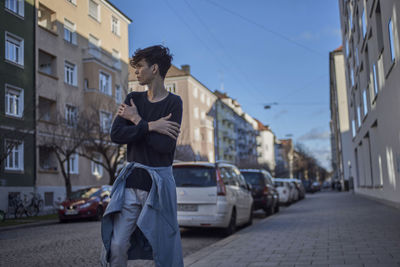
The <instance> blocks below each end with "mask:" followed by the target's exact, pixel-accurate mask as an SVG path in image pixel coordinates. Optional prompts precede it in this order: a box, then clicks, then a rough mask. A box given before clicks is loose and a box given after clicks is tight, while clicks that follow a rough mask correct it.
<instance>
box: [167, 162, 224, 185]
mask: <svg viewBox="0 0 400 267" xmlns="http://www.w3.org/2000/svg"><path fill="white" fill-rule="evenodd" d="M173 172H174V178H175V183H176V186H177V187H209V186H216V185H217V181H216V178H215V169H214V168H209V167H202V166H183V167H174V169H173Z"/></svg>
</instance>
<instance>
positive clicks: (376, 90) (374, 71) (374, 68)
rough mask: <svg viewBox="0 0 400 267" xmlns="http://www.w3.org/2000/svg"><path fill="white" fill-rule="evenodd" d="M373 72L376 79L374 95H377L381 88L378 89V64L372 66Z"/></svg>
mask: <svg viewBox="0 0 400 267" xmlns="http://www.w3.org/2000/svg"><path fill="white" fill-rule="evenodd" d="M372 72H373V79H374V93H375V95H377V94H378V92H379V87H378V77H377V71H376V64H374V65H373V66H372Z"/></svg>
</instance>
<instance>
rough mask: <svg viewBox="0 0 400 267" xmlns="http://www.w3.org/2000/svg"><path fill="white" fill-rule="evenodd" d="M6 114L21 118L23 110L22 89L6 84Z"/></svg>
mask: <svg viewBox="0 0 400 267" xmlns="http://www.w3.org/2000/svg"><path fill="white" fill-rule="evenodd" d="M5 102H6V103H5V108H6V111H5V113H6V115H9V116H13V117H17V118H22V115H23V111H24V90H23V89H19V88H16V87H13V86H10V85H7V84H6V90H5Z"/></svg>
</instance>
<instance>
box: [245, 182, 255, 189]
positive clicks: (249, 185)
mask: <svg viewBox="0 0 400 267" xmlns="http://www.w3.org/2000/svg"><path fill="white" fill-rule="evenodd" d="M246 185H247V190H249V191H251V190H252V189H253V187H252V186H251V184H249V183H246Z"/></svg>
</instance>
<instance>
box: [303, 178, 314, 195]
mask: <svg viewBox="0 0 400 267" xmlns="http://www.w3.org/2000/svg"><path fill="white" fill-rule="evenodd" d="M302 182H303V186H304V188H305V190H306V192H307V193H312V194H314V193H315V192H317V188H316V187H315V186H314V185H313V182H312V181H310V180H303V181H302Z"/></svg>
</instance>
